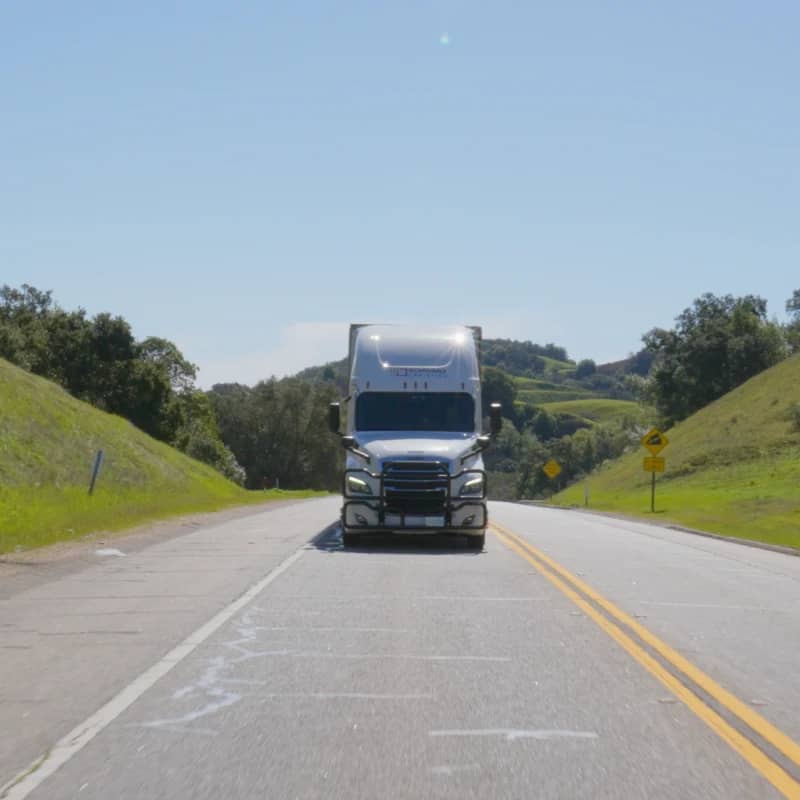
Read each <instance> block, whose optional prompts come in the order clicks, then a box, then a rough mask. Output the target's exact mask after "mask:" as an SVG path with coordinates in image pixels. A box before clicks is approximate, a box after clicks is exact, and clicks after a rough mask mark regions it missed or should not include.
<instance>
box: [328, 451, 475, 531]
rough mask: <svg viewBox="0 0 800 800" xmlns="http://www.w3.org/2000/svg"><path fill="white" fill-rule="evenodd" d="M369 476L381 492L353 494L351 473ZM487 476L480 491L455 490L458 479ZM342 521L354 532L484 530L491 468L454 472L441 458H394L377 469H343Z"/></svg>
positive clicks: (344, 525)
mask: <svg viewBox="0 0 800 800" xmlns="http://www.w3.org/2000/svg"><path fill="white" fill-rule="evenodd" d="M359 474H360V476H361V478H362V479H366V478H368V479H370V483H371V484H372V485H373V486H375V488H376V489H378V494H377V495H370V496H363V495H354V494H348V480H347V476H348V475H357V476H358V475H359ZM477 476H481V477H482V479H483V480H482V486H483V489H482V492H481V494H480V495H479V496H477V495H472V496H465V497H460V496H453V491H452V487H453V484H454V483H458V482H460V483H461V484H462V485H463V483H464V481H466V480H467V479H468V478H471V477H477ZM343 495H344V505H343V506H342V525H343V527H344V528H345V530H346V531H348V532H349V531H352V532H364V533H368V532H391V533H435V532H442V533H461V534H467V535H469V534H473V535H480V534H481V533H482V532H483V531H484V530H485V528H486V525H487V522H488V518H487V511H486V473H485V472H484V471H483V470H475V469H473V470H464V471H462V472H460V473H458V474H456V475H450V474H449V473H448V471H447V467H446V465H445V464H443V463H441V462H430V461H428V462H393V463H389V464H387V465H385V467H384V469H383V471H382V472H381V473H378V474H374V473H370V472H368V471H367V470H364V469H358V470H357V469H352V470H346V471H345V475H344V487H343Z"/></svg>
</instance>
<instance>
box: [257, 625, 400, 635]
mask: <svg viewBox="0 0 800 800" xmlns="http://www.w3.org/2000/svg"><path fill="white" fill-rule="evenodd" d="M256 630H259V631H300V632H301V633H307V632H312V633H313V632H314V631H327V632H334V631H335V632H337V633H339V632H343V633H347V632H348V631H352V632H353V633H410V632H411V628H349V627H347V626H344V625H336V626H328V627H324V628H322V627H319V628H317V627H313V626H294V627H288V626H281V627H265V626H263V625H259V626H258V627H257V628H256Z"/></svg>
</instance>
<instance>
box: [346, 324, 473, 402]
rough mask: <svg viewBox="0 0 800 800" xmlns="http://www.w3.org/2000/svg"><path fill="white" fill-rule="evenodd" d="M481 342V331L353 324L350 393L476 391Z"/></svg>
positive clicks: (456, 327) (351, 333)
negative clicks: (352, 391)
mask: <svg viewBox="0 0 800 800" xmlns="http://www.w3.org/2000/svg"><path fill="white" fill-rule="evenodd" d="M479 341H480V329H475V328H470V327H467V326H464V325H435V326H434V325H420V326H413V325H358V326H356V325H354V326H352V327H351V331H350V381H351V389H356V390H357V391H365V390H368V389H369V390H372V391H409V390H411V391H413V390H424V391H429V392H430V391H433V392H436V391H449V392H452V391H467V392H472V391H474V388H475V384H474V382H475V381H479V380H480V369H479V363H478V342H479ZM354 384H356V385H354Z"/></svg>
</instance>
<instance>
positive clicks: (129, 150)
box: [0, 0, 800, 385]
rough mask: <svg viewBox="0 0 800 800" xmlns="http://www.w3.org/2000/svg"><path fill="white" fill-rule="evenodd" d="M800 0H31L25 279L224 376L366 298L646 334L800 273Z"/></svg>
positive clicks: (413, 311)
mask: <svg viewBox="0 0 800 800" xmlns="http://www.w3.org/2000/svg"><path fill="white" fill-rule="evenodd" d="M798 31H800V4H798V3H797V2H794V0H786V1H785V2H777V1H776V2H770V3H765V4H759V3H753V2H751V1H750V0H746V1H745V2H730V0H726V1H725V2H722V1H721V0H720V1H719V2H711V1H710V0H708V1H707V2H703V3H696V2H674V3H639V2H628V3H619V2H594V1H592V2H590V1H589V0H586V1H585V2H574V3H554V2H547V3H544V2H542V3H519V2H515V3H510V2H493V3H486V2H456V1H455V0H452V1H451V0H429V1H428V2H417V1H416V0H403V2H394V3H377V2H366V0H365V2H358V3H356V2H336V3H333V2H326V3H320V2H305V3H298V2H291V1H287V2H263V3H258V2H247V3H234V2H224V3H223V2H217V3H211V2H205V0H202V1H201V0H193V2H191V3H189V2H185V3H163V2H137V3H126V4H121V3H108V2H103V3H100V2H88V1H87V2H79V3H66V2H61V0H58V2H35V3H34V2H17V3H4V4H3V6H2V9H0V74H2V76H3V78H2V81H0V283H9V284H12V285H19V284H21V283H23V282H27V283H31V284H33V285H35V286H37V287H38V288H43V289H52V290H54V294H55V297H56V298H57V300H58V301H59V302H60V304H61V305H62V306H64V307H67V308H72V307H75V306H78V305H81V306H83V307H84V308H86V309H87V310H88V311H89V312H90V313H96V312H98V311H102V310H109V311H113V312H115V313H119V314H121V315H123V316H124V317H126V318H127V319H128V320H129V321H130V322H131V323H132V325H133V328H134V332H135V334H136V335H137V337H140V338H142V337H144V336H147V335H161V336H165V337H167V338H170V339H173V340H174V341H175V342H177V343H178V344H179V346H180V347H181V348H182V349H183V350H184V353H185V355H186V356H187V357H189V358H190V359H191V360H193V361H195V362H196V363H198V364H199V365H200V367H201V383H202V384H203V385H209V384H210V383H212V382H214V381H218V380H240V381H242V382H246V383H253V382H255V381H256V380H258V379H259V378H262V377H266V376H268V375H269V374H271V373H276V374H279V375H280V374H285V373H286V372H293V371H296V370H298V369H300V368H302V367H304V366H307V365H310V364H313V363H321V362H323V361H325V360H329V359H332V358H336V357H339V356H341V355H343V354H344V352H345V350H346V339H345V329H346V324H347V323H348V322H350V321H416V320H418V321H424V322H430V321H433V320H441V321H448V322H467V323H472V324H483V326H484V331H485V335H488V336H511V337H515V338H526V339H532V340H533V341H538V342H545V341H554V342H556V343H558V344H562V345H564V346H566V347H567V349H568V350H569V352H570V355H571V356H572V357H574V358H583V357H593V358H595V359H596V360H598V361H603V360H611V359H616V358H619V357H624V356H625V355H626V354H628V353H629V352H631V351H633V350H635V349H637V348H638V346H639V340H640V335H641V334H642V333H643V332H644V331H646V330H648V329H649V328H651V327H653V326H655V325H662V326H663V325H669V324H670V323H671V320H672V319H673V318H674V317H675V315H676V314H677V313H679V312H680V311H681V310H682V309H683V308H684V307H685V306H687V305H688V304H689V303H690V302H691V301H692V299H693V298H694V297H696V296H697V295H699V294H700V293H702V292H705V291H712V292H716V293H727V292H731V293H734V294H742V293H757V294H761V295H762V296H764V297H766V298H767V299H768V301H769V306H770V311H771V312H772V313H773V314H776V315H777V316H779V317H782V316H783V304H784V301H785V300H786V299H787V298H788V297H789V296H790V294H791V293H792V291H793V290H794V289H796V288H800V224H798V223H800V135H798V132H800V102H799V95H798V79H799V78H800V47H798Z"/></svg>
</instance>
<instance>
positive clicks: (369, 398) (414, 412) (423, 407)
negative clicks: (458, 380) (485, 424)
mask: <svg viewBox="0 0 800 800" xmlns="http://www.w3.org/2000/svg"><path fill="white" fill-rule="evenodd" d="M356 430H359V431H441V432H444V433H472V432H473V431H474V430H475V403H474V401H473V399H472V397H471V396H470V395H468V394H463V393H460V392H437V393H430V392H428V393H425V394H411V393H408V392H365V393H364V394H362V395H359V397H358V400H357V401H356Z"/></svg>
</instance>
